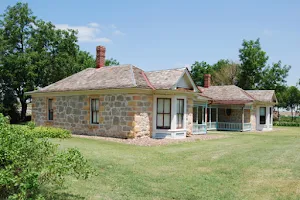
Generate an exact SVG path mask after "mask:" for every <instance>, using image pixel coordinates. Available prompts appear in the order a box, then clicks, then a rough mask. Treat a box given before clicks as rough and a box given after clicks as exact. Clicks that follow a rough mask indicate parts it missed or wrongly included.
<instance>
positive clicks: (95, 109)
mask: <svg viewBox="0 0 300 200" xmlns="http://www.w3.org/2000/svg"><path fill="white" fill-rule="evenodd" d="M91 124H99V99H91Z"/></svg>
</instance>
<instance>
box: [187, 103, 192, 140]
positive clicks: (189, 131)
mask: <svg viewBox="0 0 300 200" xmlns="http://www.w3.org/2000/svg"><path fill="white" fill-rule="evenodd" d="M193 105H194V101H193V99H192V98H188V99H187V119H186V121H187V126H186V129H187V131H186V135H187V136H190V135H192V132H193Z"/></svg>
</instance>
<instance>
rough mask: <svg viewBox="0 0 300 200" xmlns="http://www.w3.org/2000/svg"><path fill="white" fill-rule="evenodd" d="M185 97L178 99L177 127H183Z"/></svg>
mask: <svg viewBox="0 0 300 200" xmlns="http://www.w3.org/2000/svg"><path fill="white" fill-rule="evenodd" d="M183 115H184V99H177V124H176V125H177V128H183Z"/></svg>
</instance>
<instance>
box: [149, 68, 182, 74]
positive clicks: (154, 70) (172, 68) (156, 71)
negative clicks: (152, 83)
mask: <svg viewBox="0 0 300 200" xmlns="http://www.w3.org/2000/svg"><path fill="white" fill-rule="evenodd" d="M176 69H186V67H179V68H171V69H159V70H152V71H146V73H147V72H159V71H168V70H176Z"/></svg>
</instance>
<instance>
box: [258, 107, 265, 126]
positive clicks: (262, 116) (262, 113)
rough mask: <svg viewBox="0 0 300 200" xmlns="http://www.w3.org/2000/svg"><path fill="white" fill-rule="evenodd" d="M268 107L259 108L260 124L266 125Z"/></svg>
mask: <svg viewBox="0 0 300 200" xmlns="http://www.w3.org/2000/svg"><path fill="white" fill-rule="evenodd" d="M266 110H267V108H266V107H260V108H259V124H266Z"/></svg>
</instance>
